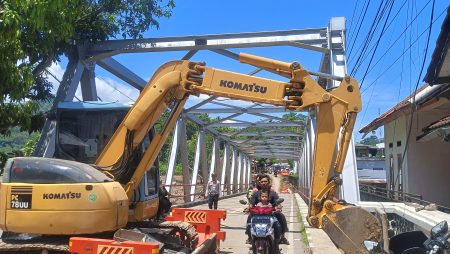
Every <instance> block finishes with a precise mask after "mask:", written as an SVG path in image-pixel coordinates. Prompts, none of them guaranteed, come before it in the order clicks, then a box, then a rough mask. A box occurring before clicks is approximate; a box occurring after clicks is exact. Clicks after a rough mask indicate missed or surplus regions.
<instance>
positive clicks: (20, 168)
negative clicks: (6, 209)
mask: <svg viewBox="0 0 450 254" xmlns="http://www.w3.org/2000/svg"><path fill="white" fill-rule="evenodd" d="M110 181H112V179H110V178H108V177H107V176H106V175H104V174H103V173H101V172H100V171H98V170H97V169H95V168H93V167H91V166H89V165H87V164H82V163H78V162H73V161H65V160H58V159H49V158H42V159H41V158H24V157H19V158H13V159H9V161H8V162H7V163H6V166H5V174H4V176H3V182H8V183H36V184H49V183H101V182H110Z"/></svg>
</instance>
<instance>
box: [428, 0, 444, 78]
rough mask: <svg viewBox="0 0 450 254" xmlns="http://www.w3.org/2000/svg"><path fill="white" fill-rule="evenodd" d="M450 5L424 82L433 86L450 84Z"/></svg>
mask: <svg viewBox="0 0 450 254" xmlns="http://www.w3.org/2000/svg"><path fill="white" fill-rule="evenodd" d="M449 40H450V5H449V7H448V8H447V16H446V17H445V19H444V22H443V23H442V27H441V32H440V34H439V37H438V39H437V40H436V47H435V49H434V52H433V55H432V57H431V62H430V64H429V66H428V70H427V73H426V75H425V78H424V81H425V82H427V83H428V84H430V85H431V86H433V85H438V84H448V83H450V43H449Z"/></svg>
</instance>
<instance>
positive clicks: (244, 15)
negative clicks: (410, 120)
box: [53, 0, 449, 140]
mask: <svg viewBox="0 0 450 254" xmlns="http://www.w3.org/2000/svg"><path fill="white" fill-rule="evenodd" d="M364 2H366V1H365V0H359V1H356V0H355V1H253V0H251V1H250V0H249V1H211V0H210V1H204V0H197V1H176V7H175V9H174V10H173V16H172V17H171V18H169V19H161V20H159V22H160V29H159V30H155V29H152V30H150V31H148V32H146V33H145V36H144V37H147V38H148V37H166V36H184V35H202V34H222V33H240V32H261V31H274V30H290V29H305V28H321V27H326V26H327V25H328V22H329V20H330V18H331V17H337V16H344V17H346V19H347V40H348V43H347V54H348V53H349V52H350V49H351V50H352V55H350V57H348V58H347V63H348V67H347V68H348V72H350V71H351V70H352V69H353V68H354V66H355V61H356V59H357V58H356V56H357V54H356V53H355V52H357V50H358V49H359V48H361V46H362V45H364V43H363V39H364V38H365V36H366V34H367V33H368V31H369V28H370V25H371V24H372V21H373V19H374V15H375V13H376V9H377V8H378V5H379V4H380V3H381V2H382V1H381V0H380V1H371V4H370V5H369V8H368V12H367V13H366V15H365V16H364V20H363V22H360V23H361V24H362V25H361V29H360V32H359V34H358V37H357V38H358V39H357V40H356V42H355V43H354V46H353V47H352V48H351V45H353V40H354V38H355V37H356V35H355V34H356V30H357V29H356V28H357V24H359V23H357V22H356V21H357V20H358V18H360V14H361V13H363V9H362V7H363V4H364ZM384 2H385V1H384ZM432 3H433V1H430V0H417V1H415V0H402V1H395V2H394V4H393V7H392V12H391V14H390V18H389V21H388V23H391V20H392V23H391V24H390V26H389V28H388V29H387V30H386V31H385V33H384V35H383V36H382V37H381V39H380V43H379V44H378V47H377V50H376V53H375V55H374V58H373V61H372V65H371V66H373V69H372V70H371V71H370V72H369V73H368V74H367V76H366V77H365V81H364V83H363V86H362V91H363V94H362V95H363V111H362V112H361V113H360V114H359V116H358V120H357V123H356V125H355V137H356V140H359V139H360V138H361V135H360V134H358V133H357V132H356V131H357V130H359V129H360V128H362V127H363V126H365V125H366V124H368V123H369V122H371V121H372V120H373V119H374V118H376V117H377V116H378V115H379V114H380V113H381V114H382V113H384V112H385V111H387V110H389V109H390V108H391V107H392V106H394V105H395V104H397V103H398V102H399V101H401V100H402V99H403V98H405V97H406V96H408V95H409V94H410V93H411V92H413V91H414V87H415V85H416V81H417V80H418V78H419V77H418V74H419V72H420V67H421V64H422V59H423V56H424V49H425V44H426V38H427V32H425V33H423V32H424V31H426V29H427V26H428V25H429V22H430V15H431V5H432ZM448 4H449V3H448V1H445V0H436V1H435V14H434V15H435V17H434V18H435V19H436V18H437V17H438V15H440V14H442V13H443V11H444V9H445V8H447V5H448ZM355 6H356V8H355ZM424 6H425V8H424V9H423V12H422V13H421V14H420V15H418V16H417V19H416V21H415V22H413V23H412V25H411V27H410V29H408V30H407V31H406V33H405V34H404V35H403V36H401V33H402V31H403V30H404V29H405V27H407V24H408V22H409V21H408V20H411V19H412V18H413V17H415V16H416V15H417V14H418V13H419V11H420V10H421V9H422V8H423V7H424ZM396 13H398V14H396ZM445 14H446V12H445V11H444V13H443V14H442V15H441V16H440V17H439V18H438V19H437V20H436V22H435V23H434V24H433V29H432V33H431V37H430V45H429V52H428V56H427V60H426V61H425V69H424V70H423V73H422V77H420V83H419V87H420V86H421V85H422V84H423V82H422V79H423V76H424V75H425V72H426V68H427V66H428V64H429V62H430V61H429V58H430V56H431V54H432V52H433V50H434V46H435V42H436V38H437V36H438V34H439V32H440V29H441V24H442V21H443V19H444V18H445ZM360 20H361V18H360ZM381 27H382V24H380V26H379V30H378V33H377V32H376V33H375V34H374V36H373V40H372V44H371V45H374V44H375V43H374V42H375V41H376V40H377V39H378V35H379V31H381ZM421 33H423V35H422V36H420V37H419V35H420V34H421ZM416 38H419V39H418V40H417V42H416V43H414V44H413V45H412V46H411V48H410V50H409V51H408V50H405V48H407V47H408V46H409V44H410V43H411V42H412V41H414V40H415V39H416ZM396 40H397V41H396ZM405 45H406V46H405ZM231 50H232V51H233V52H235V53H239V52H241V51H242V52H246V53H252V54H256V55H261V56H265V57H271V58H275V59H279V60H283V61H288V62H291V61H298V62H300V63H301V64H302V65H303V66H304V67H305V68H307V69H308V70H311V71H317V70H318V68H319V63H320V57H321V55H320V54H319V53H317V52H311V51H307V50H303V49H298V48H295V49H294V48H292V47H270V48H269V47H266V48H248V49H247V48H244V49H231ZM374 51H375V48H374V46H371V47H369V50H368V53H367V55H366V56H365V57H364V59H366V61H365V62H363V63H362V64H361V67H360V68H359V71H358V72H357V73H356V75H355V78H356V79H357V80H358V81H361V80H362V79H363V77H364V73H365V71H366V68H367V63H368V62H369V59H370V57H371V55H372V54H371V53H372V52H374ZM403 52H405V53H404V57H401V54H402V53H403ZM185 54H186V52H184V51H180V52H165V53H145V54H124V55H120V56H116V57H115V59H116V60H118V61H120V62H121V63H122V64H123V65H125V66H127V67H128V68H130V69H132V70H133V71H135V72H136V73H137V74H138V75H140V76H141V77H142V78H144V79H146V80H147V79H149V78H150V77H151V75H152V73H153V72H154V71H155V70H156V69H157V68H158V67H159V66H160V65H161V64H163V63H165V62H167V61H170V60H174V59H180V58H181V57H183V56H184V55H185ZM383 55H384V56H383ZM397 59H398V60H397ZM191 60H194V61H205V62H206V63H207V65H209V66H212V67H216V68H220V69H225V70H230V71H236V72H241V73H248V72H250V71H252V70H253V69H254V68H253V67H248V66H244V65H242V64H238V63H236V62H235V61H234V60H231V59H228V58H225V57H223V56H220V55H217V54H214V53H211V52H209V51H200V52H199V53H197V54H196V55H195V56H194V57H193V58H192V59H191ZM396 60H397V62H394V61H396ZM375 63H377V64H376V65H375ZM64 65H65V63H64V61H63V62H62V63H61V66H53V71H54V72H57V73H59V74H60V73H62V71H63V69H64ZM390 66H392V67H390ZM389 67H390V68H389ZM96 73H97V75H98V76H99V77H100V79H97V83H98V85H101V84H102V83H108V85H106V86H104V88H102V92H104V93H106V94H110V95H112V98H114V99H117V100H121V101H127V100H129V99H128V97H130V98H135V97H136V95H137V91H136V90H134V89H132V88H129V87H124V86H123V85H122V84H121V82H120V81H119V80H117V79H116V78H114V77H111V76H108V75H107V73H106V72H104V71H103V70H101V68H97V70H96ZM261 75H262V76H264V75H266V76H268V77H270V78H275V77H274V76H271V75H268V74H267V73H266V74H264V73H262V74H261ZM114 86H116V88H118V89H119V90H121V92H122V93H123V94H126V96H125V95H123V94H121V93H118V92H117V90H115V89H114V88H112V87H114ZM102 87H103V86H102ZM103 99H104V100H105V99H108V98H103ZM197 100H198V99H197ZM195 101H196V99H195V98H194V101H193V102H191V103H195ZM377 135H378V136H382V133H381V132H377Z"/></svg>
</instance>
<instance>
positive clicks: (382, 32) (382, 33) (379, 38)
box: [359, 1, 394, 89]
mask: <svg viewBox="0 0 450 254" xmlns="http://www.w3.org/2000/svg"><path fill="white" fill-rule="evenodd" d="M393 5H394V2H393V1H391V4H390V7H389V12H388V16H387V17H386V20H385V22H384V25H383V28H382V29H381V33H380V36H379V37H378V40H377V42H376V47H375V50H374V51H373V53H372V56H371V57H370V61H369V64H368V65H367V68H366V72H365V73H364V76H363V78H362V80H361V84H360V85H359V88H360V89H361V87H362V85H363V84H364V80H365V79H366V76H367V73H368V72H369V68H370V65H371V64H372V60H373V58H374V56H375V53H376V52H377V49H378V45H379V44H380V41H381V38H382V37H383V35H384V32H385V28H386V24H387V22H388V20H389V16H390V15H391V11H392V6H393Z"/></svg>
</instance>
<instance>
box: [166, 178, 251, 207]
mask: <svg viewBox="0 0 450 254" xmlns="http://www.w3.org/2000/svg"><path fill="white" fill-rule="evenodd" d="M163 186H166V185H163ZM192 186H194V185H192V184H181V183H180V184H178V183H177V184H172V185H171V188H170V189H171V193H170V195H169V199H170V200H171V201H172V202H173V203H174V204H182V203H188V202H185V200H186V199H185V198H186V197H191V196H194V198H193V199H192V200H193V201H192V202H196V201H201V200H206V199H207V198H206V197H205V190H204V189H203V184H202V183H198V184H196V185H195V186H196V187H197V188H198V191H196V192H195V193H193V194H191V193H185V191H184V188H185V187H189V189H190V187H192ZM231 186H233V187H231ZM247 188H248V184H246V183H241V184H233V185H230V184H226V183H225V184H221V192H222V194H221V197H227V196H234V195H236V194H239V193H244V192H246V191H247Z"/></svg>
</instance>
